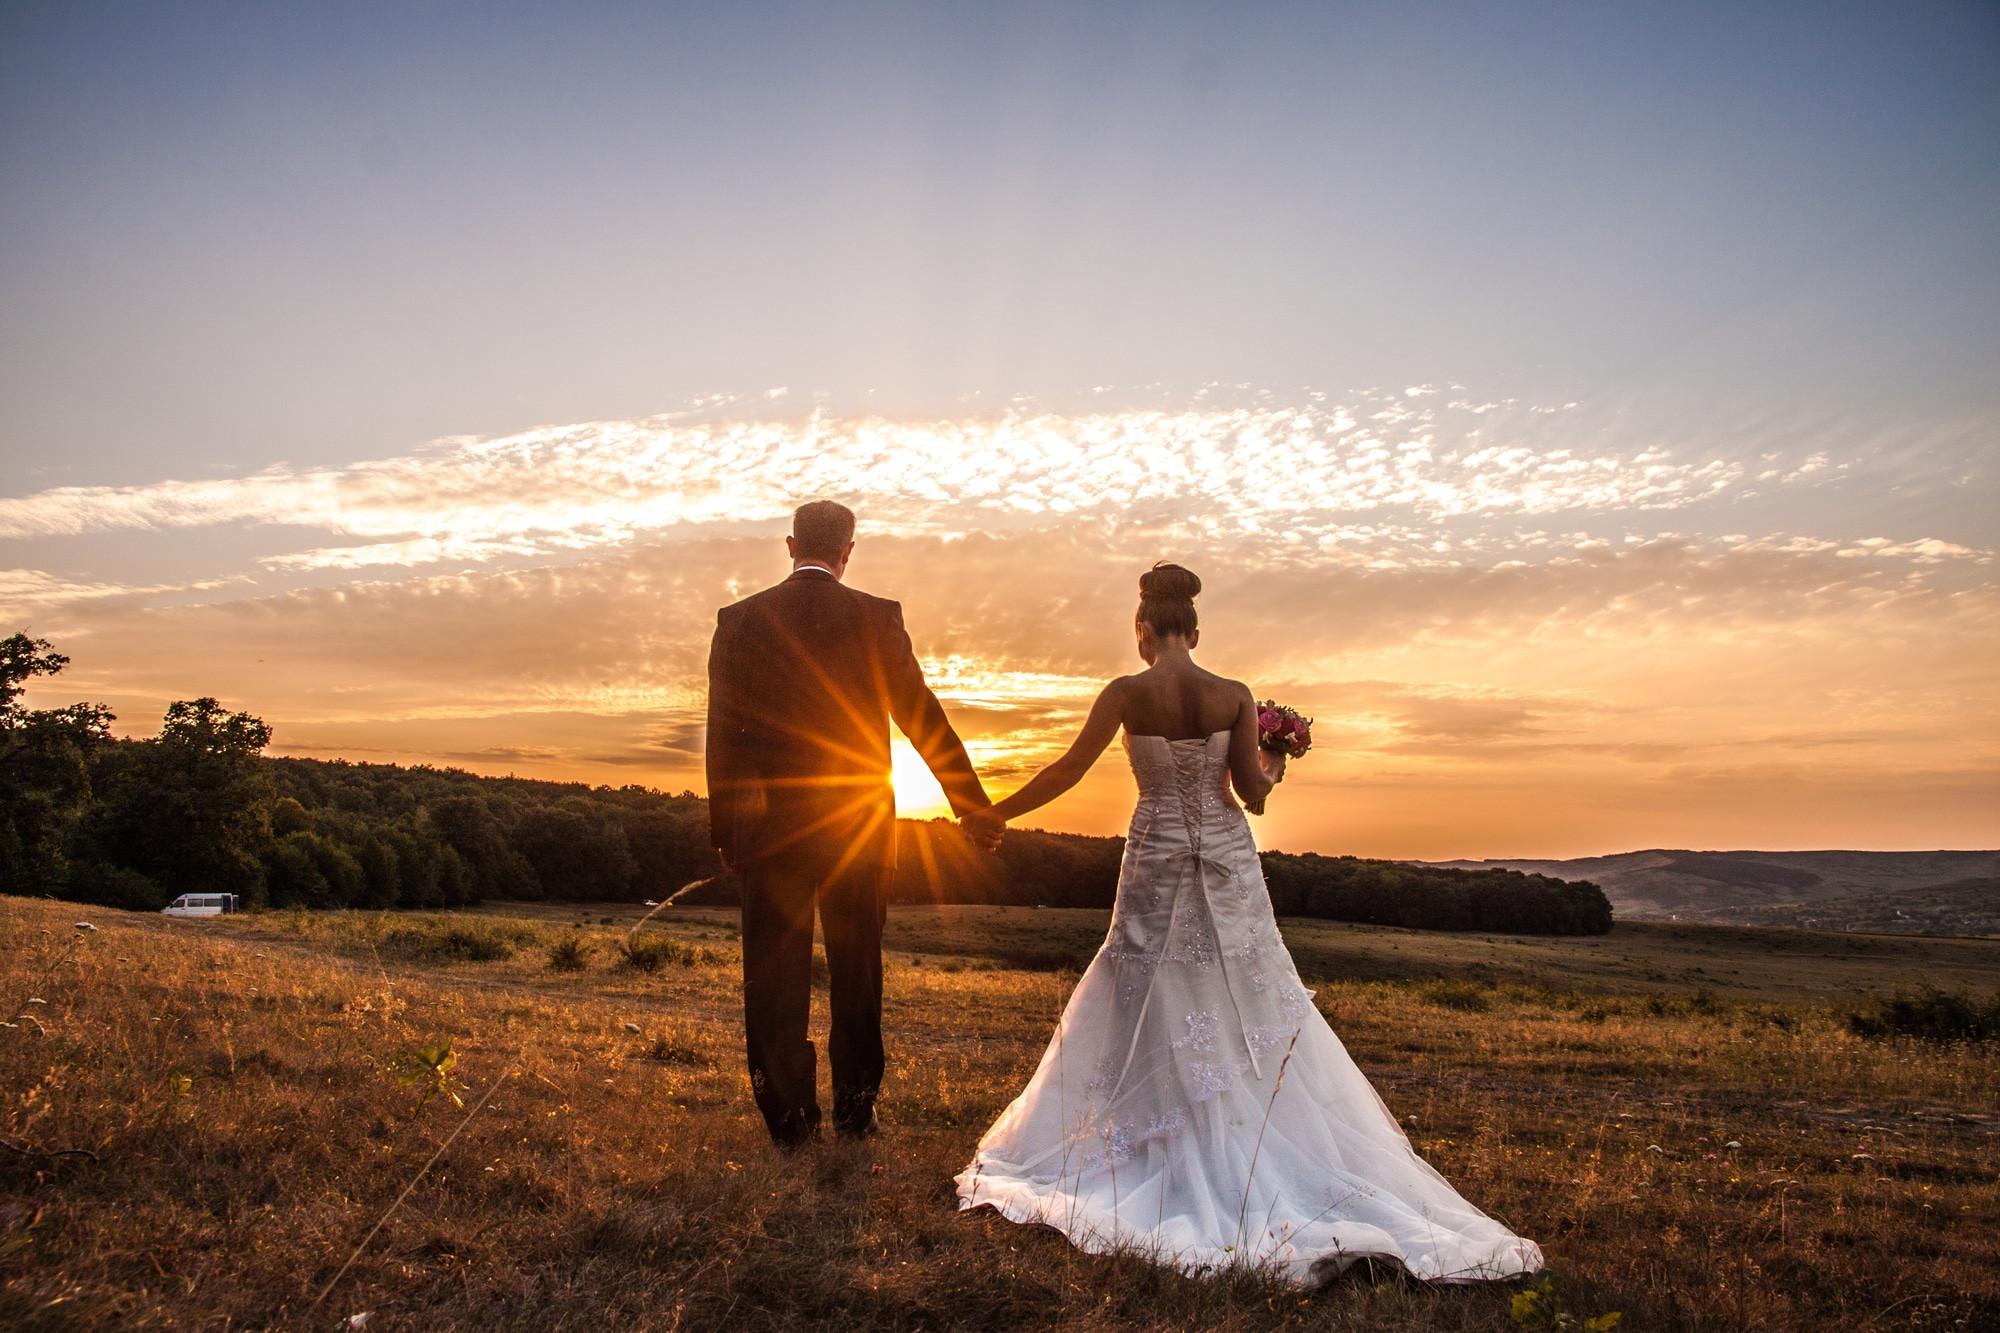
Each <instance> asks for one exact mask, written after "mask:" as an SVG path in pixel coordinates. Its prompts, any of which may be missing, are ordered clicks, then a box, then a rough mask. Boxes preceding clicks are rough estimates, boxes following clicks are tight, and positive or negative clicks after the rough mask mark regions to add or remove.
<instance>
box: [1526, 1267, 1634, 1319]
mask: <svg viewBox="0 0 2000 1333" xmlns="http://www.w3.org/2000/svg"><path fill="white" fill-rule="evenodd" d="M1561 1287H1562V1280H1561V1279H1560V1278H1558V1277H1557V1276H1556V1275H1555V1274H1554V1273H1550V1274H1548V1275H1547V1276H1545V1277H1544V1278H1543V1279H1542V1280H1541V1281H1540V1282H1537V1283H1535V1285H1533V1286H1532V1287H1529V1288H1528V1289H1527V1290H1526V1291H1523V1292H1519V1293H1517V1294H1516V1295H1515V1297H1514V1301H1513V1304H1512V1305H1511V1306H1509V1307H1508V1313H1510V1314H1512V1315H1513V1316H1514V1322H1515V1323H1517V1324H1519V1325H1520V1326H1521V1327H1522V1328H1532V1329H1550V1330H1556V1329H1576V1330H1578V1333H1611V1330H1612V1329H1614V1328H1617V1327H1618V1323H1619V1321H1620V1320H1621V1319H1623V1318H1624V1316H1623V1315H1622V1314H1620V1313H1619V1312H1618V1311H1616V1310H1613V1311H1612V1312H1611V1313H1609V1314H1601V1315H1598V1316H1596V1317H1595V1318H1591V1319H1586V1320H1584V1321H1583V1322H1582V1323H1580V1324H1579V1323H1578V1322H1577V1321H1576V1316H1574V1315H1571V1314H1567V1313H1565V1312H1564V1311H1563V1308H1562V1302H1561V1300H1560V1299H1559V1298H1558V1296H1557V1292H1558V1291H1559V1290H1560V1289H1561Z"/></svg>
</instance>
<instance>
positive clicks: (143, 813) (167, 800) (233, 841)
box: [95, 699, 271, 906]
mask: <svg viewBox="0 0 2000 1333" xmlns="http://www.w3.org/2000/svg"><path fill="white" fill-rule="evenodd" d="M270 742H271V728H270V727H269V726H267V725H265V723H264V721H263V719H261V718H256V717H252V716H251V715H250V714H248V713H231V712H229V711H228V710H226V709H224V708H223V707H222V705H221V704H220V703H218V702H216V701H215V700H214V699H194V700H180V701H177V702H175V703H173V704H171V705H169V706H168V708H167V715H166V719H165V721H164V722H163V723H162V725H161V727H160V735H159V739H157V740H152V741H146V742H143V743H141V744H140V745H138V746H136V747H134V752H133V753H131V754H130V755H128V756H125V762H123V763H122V764H120V765H119V766H118V771H117V772H116V773H115V774H114V775H113V776H112V777H111V778H110V780H109V782H108V783H107V786H106V791H105V794H104V801H103V804H102V806H101V807H100V819H99V822H98V827H97V829H96V830H95V841H96V843H97V846H98V847H99V848H100V849H101V851H102V853H103V855H104V857H105V859H106V860H107V861H108V862H110V863H111V864H112V865H115V866H118V867H120V868H122V869H125V870H128V871H133V872H136V873H138V874H141V875H144V876H146V878H148V879H149V880H151V881H153V883H154V884H156V885H158V886H159V894H158V895H157V896H158V897H159V898H160V902H159V903H158V904H156V905H159V906H164V905H165V903H166V902H168V901H171V900H172V899H173V898H174V897H176V896H177V895H179V894H183V893H195V892H201V893H235V894H239V895H241V896H242V897H243V898H244V899H245V900H246V901H247V902H250V903H260V902H262V901H263V900H264V870H263V866H262V865H261V864H260V861H259V853H260V852H262V851H264V850H265V848H266V846H267V845H268V844H269V841H270V824H269V818H268V813H267V810H266V803H267V801H268V799H269V796H270V790H271V784H270V778H269V775H268V774H267V773H266V772H265V770H264V768H263V766H262V761H261V759H260V752H261V751H262V750H263V748H264V747H265V746H266V745H268V744H270Z"/></svg>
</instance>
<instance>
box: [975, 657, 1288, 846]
mask: <svg viewBox="0 0 2000 1333" xmlns="http://www.w3.org/2000/svg"><path fill="white" fill-rule="evenodd" d="M1125 690H1126V685H1125V678H1124V677H1122V676H1121V677H1119V678H1118V679H1117V680H1114V681H1112V682H1111V683H1110V684H1109V685H1106V686H1105V687H1104V692H1103V693H1102V694H1100V695H1098V696H1097V702H1096V703H1094V704H1092V705H1091V706H1090V717H1089V718H1088V719H1087V720H1086V721H1085V722H1084V724H1083V731H1082V732H1081V733H1080V734H1078V736H1077V738H1076V740H1075V742H1074V743H1072V744H1071V745H1070V747H1069V750H1068V751H1067V752H1066V753H1065V754H1064V755H1063V757H1062V758H1060V759H1058V760H1056V761H1055V762H1054V763H1053V764H1050V765H1049V766H1048V767H1047V768H1045V769H1043V770H1042V771H1041V772H1039V773H1037V774H1035V776H1034V777H1032V778H1030V779H1028V785H1027V786H1025V787H1023V788H1021V790H1019V791H1017V792H1015V793H1014V794H1013V795H1012V796H1009V797H1008V798H1007V799H1006V800H1004V801H997V802H995V803H994V804H993V805H992V806H991V807H990V808H988V809H985V810H980V811H976V812H974V817H976V818H978V819H983V820H993V821H996V822H998V823H1003V824H1004V823H1006V822H1008V821H1009V820H1014V819H1019V818H1020V817H1021V816H1022V815H1025V814H1027V813H1028V812H1029V811H1030V810H1039V809H1040V808H1041V807H1043V806H1045V805H1047V804H1048V803H1049V802H1050V801H1053V800H1054V799H1055V798H1056V797H1058V796H1060V795H1062V794H1063V793H1064V792H1066V791H1068V790H1069V789H1070V788H1071V787H1074V786H1075V785H1076V784H1077V783H1079V782H1081V781H1082V780H1083V775H1084V774H1085V773H1088V772H1089V771H1090V766H1091V765H1092V764H1094V763H1096V762H1097V756H1099V755H1101V754H1103V753H1104V747H1105V746H1107V745H1109V744H1111V738H1112V737H1113V736H1116V735H1117V734H1118V728H1119V727H1120V726H1122V725H1123V724H1124V721H1125ZM1253 725H1254V724H1253Z"/></svg>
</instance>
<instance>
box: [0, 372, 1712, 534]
mask: <svg viewBox="0 0 2000 1333" xmlns="http://www.w3.org/2000/svg"><path fill="white" fill-rule="evenodd" d="M1558 415H1561V413H1560V412H1558ZM1741 475H1742V469H1741V468H1740V467H1739V466H1738V465H1736V464H1734V463H1731V462H1726V461H1722V460H1706V461H1678V460H1675V459H1673V458H1670V457H1669V456H1668V455H1666V454H1664V453H1662V452H1659V451H1657V450H1652V451H1648V450H1639V451H1637V452H1623V453H1621V452H1615V451H1605V450H1603V449H1601V448H1596V447H1592V446H1591V444H1590V443H1589V440H1588V437H1587V435H1585V434H1583V433H1580V432H1576V431H1573V430H1570V429H1568V428H1565V427H1561V426H1559V425H1557V424H1551V421H1550V420H1549V419H1546V418H1543V417H1541V416H1539V415H1538V414H1537V413H1536V411H1535V410H1533V409H1532V408H1523V407H1521V406H1520V405H1518V404H1512V403H1503V404H1482V405H1477V406H1475V405H1473V404H1470V403H1460V402H1450V403H1436V404H1434V403H1429V402H1427V401H1426V400H1425V399H1423V398H1405V397H1403V396H1400V395H1382V396H1379V397H1375V398H1368V397H1365V396H1364V397H1359V398H1356V399H1355V400H1354V401H1351V402H1349V403H1346V404H1343V405H1339V406H1331V407H1329V406H1325V405H1323V404H1318V403H1315V404H1313V405H1310V406H1307V407H1302V408H1290V407H1287V408H1278V407H1255V408H1237V409H1218V408H1204V409H1188V410H1179V411H1167V410H1130V411H1120V412H1107V413H1098V414H1083V415H1064V414H1055V413H1040V414H1037V413H1023V414H1020V415H1016V416H1008V417H1002V418H993V419H987V418H967V419H961V420H950V421H936V422H929V423H907V422H894V421H887V420H881V419H876V418H833V417H823V416H818V415H815V416H813V417H810V418H808V419H806V420H803V421H766V422H743V421H739V422H730V423H709V424H688V423H686V422H682V421H679V420H677V419H673V418H649V419H645V420H638V421H607V422H590V423H584V424H579V425H572V426H559V427H548V428H544V429H538V430H534V431H528V432H524V433H521V434H518V435H512V436H508V437H505V438H501V439H453V440H445V441H440V442H439V443H438V444H436V445H434V446H433V447H431V448H429V449H427V450H425V451H422V452H419V453H415V454H410V455H406V456H402V457H396V458H388V459H379V460H374V461H370V462H362V463H355V464H352V465H350V466H346V467H340V468H325V469H316V470H310V471H304V472H294V471H290V470H286V469H272V470H268V471H265V472H262V473H258V474H256V475H254V476H250V477H243V478H232V479H216V480H203V481H165V482H159V483H155V484H152V485H146V486H133V487H62V488H57V489H53V490H47V491H42V492H39V493H37V494H34V495H29V496H23V497H16V498H10V499H0V538H14V539H24V538H46V537H56V536H75V535H80V534H86V533H93V532H105V531H112V530H119V529H155V530H173V529H190V528H201V527H210V526H216V525H229V524H236V525H241V524H271V525H277V524H282V525H290V526H295V527H299V528H303V529H309V530H316V531H320V532H326V533H333V534H338V535H341V536H345V537H353V538H362V539H365V540H362V541H359V542H348V543H342V544H335V545H323V546H314V547H311V548H308V549H304V550H299V551H292V552H286V553H281V554H277V555H273V556H270V557H267V558H266V559H265V560H264V561H263V564H264V565H265V567H266V568H269V569H272V570H278V571H299V570H318V569H330V570H343V569H361V568H369V567H416V566H423V565H429V564H436V563H440V562H460V563H463V562H468V561H485V560H491V559H495V558H499V557H503V556H539V555H548V554H552V553H557V552H562V551H587V550H598V549H603V548H606V547H617V546H622V545H625V544H629V543H631V542H632V541H634V540H636V539H640V538H642V537H646V536H648V535H654V536H657V535H661V534H673V535H677V536H685V535H688V534H708V533H727V532H740V531H745V530H751V529H756V528H757V527H758V525H769V524H771V523H772V522H775V521H777V520H781V519H782V518H783V517H784V516H785V515H786V514H788V513H789V512H790V510H791V509H792V508H793V507H794V506H795V505H797V504H798V503H799V502H800V501H801V500H802V499H805V498H809V497H813V496H836V497H841V498H845V499H848V500H850V501H853V502H856V503H857V504H859V505H861V506H862V507H863V508H864V510H865V513H866V516H867V518H868V520H869V522H870V523H871V525H873V526H874V527H875V528H876V529H877V530H886V531H894V532H901V533H906V534H910V533H920V532H945V533H964V532H1004V531H1011V530H1017V529H1021V528H1026V527H1040V526H1047V525H1062V524H1075V523H1078V522H1081V521H1085V520H1088V521H1090V522H1092V523H1094V524H1110V525H1114V526H1130V525H1134V524H1138V525H1160V524H1175V523H1179V524H1185V525H1189V526H1191V527H1193V528H1197V529H1199V530H1200V531H1202V532H1204V533H1205V534H1206V535H1207V536H1209V537H1210V538H1211V539H1216V540H1220V539H1230V540H1234V541H1238V542H1242V543H1246V544H1247V545H1248V546H1253V547H1256V548H1259V549H1262V550H1264V551H1266V552H1268V553H1271V554H1274V555H1282V556H1284V557H1285V558H1289V559H1292V560H1299V561H1306V562H1315V563H1317V562H1328V561H1331V562H1339V561H1341V560H1344V559H1346V558H1348V557H1347V554H1346V548H1350V547H1352V546H1353V545H1354V544H1355V542H1356V541H1357V540H1365V539H1366V538H1367V537H1368V536H1370V535H1371V533H1372V532H1373V529H1371V528H1370V527H1368V526H1367V525H1366V524H1364V525H1362V526H1361V527H1357V526H1356V525H1357V518H1358V516H1369V515H1372V516H1376V517H1375V518H1373V519H1372V520H1371V522H1372V523H1374V524H1378V525H1379V524H1382V523H1385V522H1386V523H1389V524H1391V526H1394V525H1396V524H1397V523H1400V524H1401V525H1402V526H1403V527H1404V528H1405V529H1406V530H1407V533H1406V535H1408V536H1410V537H1411V538H1413V539H1414V538H1416V537H1418V536H1419V535H1420V534H1419V533H1417V532H1416V531H1414V530H1409V524H1410V523H1411V522H1416V523H1419V524H1430V523H1435V522H1437V521H1441V520H1445V519H1451V518H1461V517H1468V516H1482V515H1484V516H1491V515H1534V514H1548V513H1556V512H1560V511H1565V510H1590V511H1623V510H1646V509H1663V508H1665V509H1670V508H1675V507H1680V506H1685V505H1687V504H1690V503H1692V502H1694V501H1696V500H1699V499H1702V498H1705V497H1710V496H1713V495H1716V494H1718V493H1721V492H1723V491H1725V490H1727V489H1728V488H1730V487H1731V486H1733V485H1734V484H1735V483H1736V482H1737V481H1738V480H1739V479H1740V477H1741ZM1425 539H1426V540H1428V538H1427V537H1426V538H1425Z"/></svg>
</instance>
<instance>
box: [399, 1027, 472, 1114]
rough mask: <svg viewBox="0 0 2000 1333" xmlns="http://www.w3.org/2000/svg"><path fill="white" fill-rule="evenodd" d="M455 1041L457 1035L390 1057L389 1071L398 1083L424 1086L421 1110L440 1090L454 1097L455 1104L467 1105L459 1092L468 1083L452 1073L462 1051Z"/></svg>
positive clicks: (419, 1107) (419, 1108)
mask: <svg viewBox="0 0 2000 1333" xmlns="http://www.w3.org/2000/svg"><path fill="white" fill-rule="evenodd" d="M452 1042H453V1038H451V1037H446V1038H444V1039H443V1040H442V1041H435V1042H432V1043H431V1044H430V1045H428V1046H412V1047H409V1048H407V1049H405V1050H402V1051H399V1052H397V1054H396V1056H395V1057H394V1058H393V1059H391V1060H390V1061H389V1064H388V1072H389V1074H390V1075H391V1076H392V1077H394V1078H395V1080H396V1082H397V1083H398V1084H400V1085H402V1086H403V1087H406V1088H408V1087H414V1086H416V1085H418V1084H421V1085H422V1086H423V1089H424V1095H423V1096H422V1097H420V1098H418V1099H417V1108H416V1109H417V1110H419V1111H421V1110H423V1109H424V1107H426V1106H428V1105H429V1104H430V1100H431V1098H433V1097H435V1096H437V1095H438V1094H439V1093H443V1094H444V1095H445V1096H447V1097H449V1098H451V1100H452V1104H453V1105H455V1106H461V1107H462V1106H464V1105H465V1098H463V1097H461V1096H459V1095H458V1094H459V1090H460V1089H461V1088H463V1087H464V1086H465V1084H463V1083H461V1082H459V1081H458V1079H457V1078H456V1077H455V1076H454V1075H453V1073H452V1071H453V1070H454V1069H456V1068H457V1067H458V1052H457V1050H455V1049H454V1048H453V1046H452Z"/></svg>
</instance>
